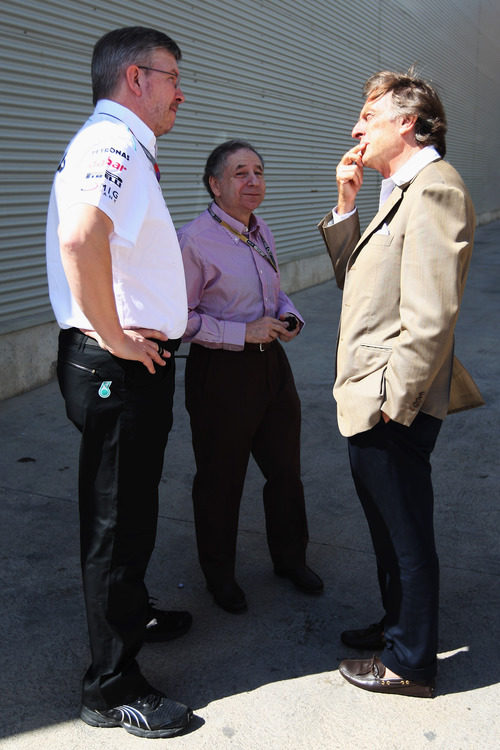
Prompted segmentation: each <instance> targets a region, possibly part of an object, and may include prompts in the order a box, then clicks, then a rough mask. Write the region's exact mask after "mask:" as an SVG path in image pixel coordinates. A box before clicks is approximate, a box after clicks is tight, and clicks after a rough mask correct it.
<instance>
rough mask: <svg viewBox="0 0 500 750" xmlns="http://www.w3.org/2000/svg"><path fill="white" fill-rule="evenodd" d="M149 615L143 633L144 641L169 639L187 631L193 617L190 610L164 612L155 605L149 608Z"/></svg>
mask: <svg viewBox="0 0 500 750" xmlns="http://www.w3.org/2000/svg"><path fill="white" fill-rule="evenodd" d="M149 612H150V617H151V619H150V620H149V622H148V624H147V625H146V631H145V633H144V641H145V642H146V643H159V642H160V641H171V640H173V639H174V638H179V636H181V635H184V633H187V632H188V630H189V628H190V627H191V624H192V622H193V618H192V616H191V614H190V612H175V611H172V612H165V611H164V610H162V609H156V608H155V607H151V606H150V608H149Z"/></svg>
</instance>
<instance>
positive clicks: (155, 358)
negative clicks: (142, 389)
mask: <svg viewBox="0 0 500 750" xmlns="http://www.w3.org/2000/svg"><path fill="white" fill-rule="evenodd" d="M85 333H86V334H87V336H92V338H94V339H95V340H96V341H97V342H98V344H99V346H100V347H101V348H102V349H105V350H106V351H108V352H110V353H111V354H114V355H115V357H120V359H129V360H134V361H136V362H141V363H142V364H143V365H144V367H146V369H147V370H148V372H150V373H151V375H154V373H155V367H154V363H155V362H156V364H158V365H160V366H162V367H163V366H164V365H165V358H167V359H168V358H169V357H170V356H171V354H170V352H168V351H163V352H162V354H161V355H160V353H159V351H158V344H157V343H156V342H155V341H150V340H149V339H159V340H160V341H166V340H167V337H166V336H165V334H164V333H162V332H161V331H156V330H153V329H150V328H141V329H138V330H135V329H132V328H126V329H124V330H123V332H122V333H123V336H121V337H120V338H119V339H116V340H113V341H112V342H108V343H107V342H105V341H104V339H102V338H101V336H99V334H98V333H97V331H85Z"/></svg>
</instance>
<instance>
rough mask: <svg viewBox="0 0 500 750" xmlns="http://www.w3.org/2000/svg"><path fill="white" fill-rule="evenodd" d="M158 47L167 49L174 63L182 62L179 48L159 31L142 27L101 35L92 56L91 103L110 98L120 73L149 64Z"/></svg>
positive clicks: (125, 28)
mask: <svg viewBox="0 0 500 750" xmlns="http://www.w3.org/2000/svg"><path fill="white" fill-rule="evenodd" d="M158 48H161V49H166V50H167V52H170V54H172V55H173V56H174V57H175V59H176V60H177V61H179V60H180V59H181V50H180V48H179V46H178V45H177V44H176V43H175V42H174V40H173V39H171V38H170V37H169V36H167V35H166V34H164V33H163V32H162V31H156V30H155V29H148V28H146V27H144V26H125V27H124V28H122V29H114V31H109V32H108V33H107V34H104V36H102V37H101V38H100V39H99V40H98V41H97V42H96V44H95V46H94V52H93V55H92V64H91V73H92V95H93V101H94V104H96V103H97V101H98V100H99V99H105V98H109V97H110V96H111V95H112V93H113V91H114V90H115V88H116V85H117V83H118V79H119V77H120V74H121V72H122V71H123V70H124V69H125V68H127V67H128V66H129V65H134V63H135V64H137V65H139V64H141V65H150V64H151V54H152V52H154V50H155V49H158Z"/></svg>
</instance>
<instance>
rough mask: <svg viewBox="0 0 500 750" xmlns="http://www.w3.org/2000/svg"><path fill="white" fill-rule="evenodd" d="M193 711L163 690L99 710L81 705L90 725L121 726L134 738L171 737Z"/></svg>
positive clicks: (82, 717)
mask: <svg viewBox="0 0 500 750" xmlns="http://www.w3.org/2000/svg"><path fill="white" fill-rule="evenodd" d="M192 715H193V711H192V710H191V709H190V708H188V707H187V706H184V705H183V704H182V703H177V702H176V701H171V700H170V699H169V698H167V697H166V696H164V695H162V693H150V695H147V696H145V697H144V698H137V700H135V701H132V703H128V704H124V705H123V706H115V708H108V709H105V710H102V711H98V710H97V709H95V708H87V706H82V710H81V713H80V718H81V719H82V720H83V721H84V722H85V723H86V724H90V726H91V727H105V728H111V727H123V728H124V729H126V730H127V732H130V734H135V735H136V736H137V737H145V738H148V739H154V738H157V737H172V736H173V735H174V734H178V733H179V732H182V730H183V729H185V728H186V727H187V725H188V724H189V722H190V720H191V717H192Z"/></svg>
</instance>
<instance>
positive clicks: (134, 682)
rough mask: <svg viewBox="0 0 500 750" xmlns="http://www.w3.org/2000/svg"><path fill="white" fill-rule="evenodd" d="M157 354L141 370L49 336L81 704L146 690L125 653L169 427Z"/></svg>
mask: <svg viewBox="0 0 500 750" xmlns="http://www.w3.org/2000/svg"><path fill="white" fill-rule="evenodd" d="M166 362H167V363H166V365H165V367H159V366H157V367H156V373H155V374H154V375H151V374H150V373H149V372H148V371H147V370H146V368H145V367H144V365H143V364H141V363H140V362H132V361H130V362H129V361H126V360H122V359H119V358H118V357H115V356H113V355H111V354H109V352H106V351H104V350H103V349H101V348H99V347H98V346H97V345H96V342H94V341H93V340H92V339H89V338H88V337H87V336H85V335H83V334H81V333H80V332H79V331H77V330H76V329H70V330H69V331H64V330H63V331H61V333H60V336H59V356H58V367H57V374H58V379H59V385H60V388H61V392H62V394H63V396H64V399H65V403H66V412H67V415H68V417H69V419H70V420H71V421H72V422H73V423H74V424H75V425H76V427H77V428H78V430H79V431H80V432H81V445H80V465H79V511H80V539H81V565H82V576H83V588H84V595H85V605H86V611H87V622H88V629H89V636H90V648H91V665H90V667H89V669H88V670H87V673H86V675H85V677H84V681H83V703H84V705H86V706H88V707H90V708H95V709H105V708H109V707H112V706H116V705H119V704H121V703H124V702H126V701H131V700H133V699H135V698H137V697H139V696H140V695H144V694H147V693H148V692H149V690H150V687H149V685H148V683H147V681H146V679H145V678H144V677H143V676H142V674H141V672H140V669H139V666H138V664H137V662H136V659H135V657H136V655H137V653H138V651H139V649H140V647H141V645H142V642H143V635H144V628H145V624H146V623H147V621H148V592H147V590H146V586H145V584H144V576H145V573H146V568H147V565H148V562H149V559H150V556H151V553H152V551H153V546H154V542H155V536H156V526H157V515H158V484H159V481H160V477H161V472H162V467H163V456H164V451H165V446H166V444H167V438H168V433H169V430H170V428H171V426H172V403H173V393H174V369H175V365H174V357H173V356H172V357H171V358H169V359H167V360H166Z"/></svg>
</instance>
